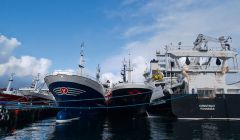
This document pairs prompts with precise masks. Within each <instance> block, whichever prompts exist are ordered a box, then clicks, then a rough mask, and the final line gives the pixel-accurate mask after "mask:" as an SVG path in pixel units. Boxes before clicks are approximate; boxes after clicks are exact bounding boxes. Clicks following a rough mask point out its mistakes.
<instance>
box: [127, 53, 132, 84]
mask: <svg viewBox="0 0 240 140" xmlns="http://www.w3.org/2000/svg"><path fill="white" fill-rule="evenodd" d="M128 55H129V60H128V68H127V70H126V71H127V72H128V82H132V75H131V74H132V71H133V68H132V64H131V58H130V53H129V54H128Z"/></svg>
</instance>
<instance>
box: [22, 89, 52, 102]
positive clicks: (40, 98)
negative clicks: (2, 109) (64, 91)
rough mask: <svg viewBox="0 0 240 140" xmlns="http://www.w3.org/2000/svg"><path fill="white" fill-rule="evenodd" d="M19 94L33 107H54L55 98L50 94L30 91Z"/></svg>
mask: <svg viewBox="0 0 240 140" xmlns="http://www.w3.org/2000/svg"><path fill="white" fill-rule="evenodd" d="M20 92H21V93H22V94H23V95H24V96H25V97H27V98H28V100H29V102H31V103H32V104H34V105H55V98H54V96H53V95H52V94H51V93H47V92H46V93H42V92H41V93H36V92H34V91H31V90H25V91H20Z"/></svg>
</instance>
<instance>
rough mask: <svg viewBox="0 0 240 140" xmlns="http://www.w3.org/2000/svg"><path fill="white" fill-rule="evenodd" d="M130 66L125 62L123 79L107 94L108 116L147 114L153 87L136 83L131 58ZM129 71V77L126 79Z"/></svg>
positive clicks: (122, 73)
mask: <svg viewBox="0 0 240 140" xmlns="http://www.w3.org/2000/svg"><path fill="white" fill-rule="evenodd" d="M128 64H129V65H128V67H127V65H126V62H125V61H124V62H123V69H122V72H121V75H122V79H123V81H121V82H119V83H116V84H114V85H113V87H112V88H111V89H110V90H109V91H108V93H110V94H106V95H107V103H108V104H107V105H108V116H110V117H118V118H119V117H120V116H121V117H123V116H125V117H138V116H144V115H146V108H147V106H148V105H149V103H150V98H151V95H152V90H153V87H152V86H151V85H150V84H146V83H143V82H142V83H141V82H140V83H136V82H132V80H131V72H132V71H133V69H132V66H131V61H130V59H129V63H128ZM126 72H128V79H126V75H127V74H126Z"/></svg>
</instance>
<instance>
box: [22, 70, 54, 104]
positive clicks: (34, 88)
mask: <svg viewBox="0 0 240 140" xmlns="http://www.w3.org/2000/svg"><path fill="white" fill-rule="evenodd" d="M39 76H40V73H39V74H38V75H37V77H34V79H33V81H32V84H31V86H30V87H24V88H19V89H18V92H19V93H21V94H22V95H24V96H25V97H27V98H28V102H31V104H33V105H55V98H54V96H53V95H52V93H51V92H49V90H48V89H46V88H45V89H44V88H43V87H44V85H45V83H42V84H39V80H40V79H39Z"/></svg>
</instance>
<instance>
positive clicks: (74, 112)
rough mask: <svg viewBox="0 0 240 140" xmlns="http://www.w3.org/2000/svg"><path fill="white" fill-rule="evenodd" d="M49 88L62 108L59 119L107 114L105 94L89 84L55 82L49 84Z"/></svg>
mask: <svg viewBox="0 0 240 140" xmlns="http://www.w3.org/2000/svg"><path fill="white" fill-rule="evenodd" d="M49 90H50V91H51V92H52V93H53V95H54V97H55V99H56V101H57V104H58V107H59V109H60V112H59V113H58V115H57V119H71V118H76V117H86V116H87V117H90V116H96V115H104V114H105V111H106V105H105V98H104V96H103V95H102V94H101V93H100V92H98V91H96V90H94V89H92V88H90V87H88V86H85V85H81V84H77V83H73V82H54V83H52V84H50V85H49Z"/></svg>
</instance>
